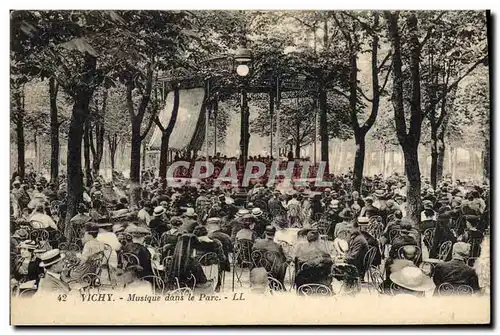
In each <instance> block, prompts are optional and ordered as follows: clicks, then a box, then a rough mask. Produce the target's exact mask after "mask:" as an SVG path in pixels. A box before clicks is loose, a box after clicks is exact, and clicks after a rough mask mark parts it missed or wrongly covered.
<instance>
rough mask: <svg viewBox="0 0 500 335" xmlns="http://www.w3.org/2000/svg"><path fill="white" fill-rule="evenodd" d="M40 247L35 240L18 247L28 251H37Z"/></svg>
mask: <svg viewBox="0 0 500 335" xmlns="http://www.w3.org/2000/svg"><path fill="white" fill-rule="evenodd" d="M37 247H38V244H37V243H36V242H35V241H33V240H26V241H23V242H21V243H19V244H18V245H17V248H19V249H28V250H35V249H36V248H37Z"/></svg>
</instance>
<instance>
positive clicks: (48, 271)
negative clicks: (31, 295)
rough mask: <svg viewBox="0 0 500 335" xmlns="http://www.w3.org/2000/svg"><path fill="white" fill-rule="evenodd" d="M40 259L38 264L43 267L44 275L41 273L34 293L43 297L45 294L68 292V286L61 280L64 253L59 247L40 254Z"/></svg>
mask: <svg viewBox="0 0 500 335" xmlns="http://www.w3.org/2000/svg"><path fill="white" fill-rule="evenodd" d="M40 259H41V262H40V266H41V267H42V268H43V269H44V275H42V278H41V279H40V282H39V283H38V290H37V292H36V295H37V296H40V297H43V296H44V295H47V294H50V295H55V296H57V295H58V294H68V293H69V292H70V287H69V285H68V284H67V283H65V282H63V281H62V280H61V273H62V271H63V269H64V263H63V259H64V255H63V254H61V252H60V251H59V249H52V250H49V251H47V252H45V253H43V254H42V255H40Z"/></svg>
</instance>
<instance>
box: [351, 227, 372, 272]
mask: <svg viewBox="0 0 500 335" xmlns="http://www.w3.org/2000/svg"><path fill="white" fill-rule="evenodd" d="M368 247H369V246H368V242H367V241H366V238H365V237H364V236H363V234H361V232H359V231H355V232H353V233H352V234H351V238H350V240H349V249H348V251H347V255H346V263H347V264H352V265H354V266H355V267H356V269H358V273H359V276H360V278H363V277H364V275H365V270H366V269H365V265H364V259H365V255H366V253H367V251H368Z"/></svg>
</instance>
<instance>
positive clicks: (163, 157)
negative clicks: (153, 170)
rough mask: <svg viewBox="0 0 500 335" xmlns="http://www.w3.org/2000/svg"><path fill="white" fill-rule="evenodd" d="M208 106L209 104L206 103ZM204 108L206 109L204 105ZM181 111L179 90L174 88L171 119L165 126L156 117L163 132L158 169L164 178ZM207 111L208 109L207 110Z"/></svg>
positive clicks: (156, 121)
mask: <svg viewBox="0 0 500 335" xmlns="http://www.w3.org/2000/svg"><path fill="white" fill-rule="evenodd" d="M204 106H207V104H204ZM202 109H204V108H203V107H202ZM178 112H179V90H178V89H176V90H174V103H173V106H172V115H171V116H170V120H169V121H168V125H167V127H163V125H162V124H161V122H160V120H159V119H158V118H155V123H156V125H157V126H158V128H160V130H161V132H162V136H161V148H160V169H159V171H158V175H159V176H160V177H162V178H166V177H167V165H168V153H169V151H168V144H169V141H170V135H171V134H172V131H173V130H174V126H175V123H176V122H177V115H178ZM205 113H206V111H205Z"/></svg>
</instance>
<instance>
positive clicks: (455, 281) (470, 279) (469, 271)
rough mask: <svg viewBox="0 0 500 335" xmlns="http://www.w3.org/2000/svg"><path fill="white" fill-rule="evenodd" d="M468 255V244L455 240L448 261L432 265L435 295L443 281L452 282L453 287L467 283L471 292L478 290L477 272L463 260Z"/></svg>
mask: <svg viewBox="0 0 500 335" xmlns="http://www.w3.org/2000/svg"><path fill="white" fill-rule="evenodd" d="M469 255H470V244H468V243H464V242H457V243H455V244H454V245H453V250H452V259H451V260H450V261H448V262H444V263H438V264H436V266H435V267H434V275H433V277H432V279H433V280H434V284H436V291H435V292H434V294H435V295H436V294H437V293H438V292H437V290H438V289H439V286H440V285H441V284H444V283H449V284H452V285H453V287H454V288H458V287H459V286H460V285H467V286H470V287H471V288H472V291H473V292H478V291H479V281H478V276H477V273H476V272H475V271H474V269H473V268H472V267H470V266H468V265H467V264H466V263H465V262H466V260H467V258H468V257H469Z"/></svg>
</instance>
